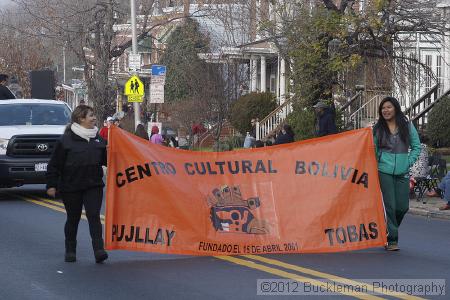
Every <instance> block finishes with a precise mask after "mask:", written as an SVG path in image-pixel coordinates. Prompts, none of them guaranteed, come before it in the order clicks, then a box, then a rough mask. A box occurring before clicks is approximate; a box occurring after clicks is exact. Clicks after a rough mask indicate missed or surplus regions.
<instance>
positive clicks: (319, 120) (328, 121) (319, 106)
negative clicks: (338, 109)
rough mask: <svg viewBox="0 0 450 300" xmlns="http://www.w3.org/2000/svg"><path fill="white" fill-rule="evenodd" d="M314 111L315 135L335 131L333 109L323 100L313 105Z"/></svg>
mask: <svg viewBox="0 0 450 300" xmlns="http://www.w3.org/2000/svg"><path fill="white" fill-rule="evenodd" d="M313 107H314V109H315V111H316V136H318V137H319V136H326V135H329V134H335V133H337V128H336V120H335V114H334V111H333V110H332V109H331V108H330V107H329V106H328V105H327V104H325V102H323V101H319V102H317V103H316V104H315V105H313Z"/></svg>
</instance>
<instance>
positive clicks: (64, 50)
mask: <svg viewBox="0 0 450 300" xmlns="http://www.w3.org/2000/svg"><path fill="white" fill-rule="evenodd" d="M62 50H63V83H66V43H64V46H63V49H62Z"/></svg>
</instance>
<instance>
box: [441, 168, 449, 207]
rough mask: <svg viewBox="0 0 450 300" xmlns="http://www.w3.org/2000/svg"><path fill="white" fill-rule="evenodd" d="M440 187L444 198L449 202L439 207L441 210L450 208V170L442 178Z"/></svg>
mask: <svg viewBox="0 0 450 300" xmlns="http://www.w3.org/2000/svg"><path fill="white" fill-rule="evenodd" d="M438 188H439V190H440V192H441V195H442V197H443V198H444V200H445V201H447V204H445V205H443V206H441V207H439V210H450V171H448V172H447V175H445V177H444V178H442V181H441V182H440V183H439V185H438Z"/></svg>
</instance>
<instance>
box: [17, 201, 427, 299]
mask: <svg viewBox="0 0 450 300" xmlns="http://www.w3.org/2000/svg"><path fill="white" fill-rule="evenodd" d="M11 196H12V195H11ZM15 196H16V197H19V198H22V199H23V200H25V201H28V202H31V203H34V204H37V205H41V206H44V207H47V208H50V209H53V210H55V211H59V212H62V213H66V210H65V209H64V204H63V203H61V202H58V201H54V200H50V199H46V198H41V197H36V198H38V199H39V200H35V199H33V198H30V197H26V196H22V195H15ZM100 217H101V219H102V220H101V221H102V224H104V218H105V217H104V216H103V215H100ZM81 218H82V219H84V220H87V218H86V215H85V213H83V214H82V217H81ZM243 257H245V258H248V259H251V260H250V261H249V260H244V259H240V258H237V257H233V256H215V258H217V259H221V260H224V261H228V262H231V263H234V264H237V265H241V266H245V267H248V268H251V269H256V270H260V271H263V272H266V273H270V274H273V275H277V276H279V277H283V278H287V279H292V280H295V281H298V282H303V283H309V284H311V285H315V286H320V285H323V284H324V282H322V281H319V280H315V279H310V278H308V277H304V276H301V275H298V274H295V273H289V272H286V271H283V270H279V269H276V268H272V267H268V266H265V265H260V264H257V263H255V262H254V261H252V260H256V261H260V262H263V263H266V264H270V265H275V266H278V267H282V268H285V269H290V270H293V271H297V272H301V273H304V274H307V275H312V276H315V277H319V278H323V279H327V280H330V281H334V282H339V283H342V284H346V285H352V286H361V285H364V284H366V283H364V282H358V281H355V280H351V279H347V278H344V277H339V276H336V275H332V274H327V273H323V272H320V271H316V270H313V269H308V268H304V267H300V266H297V265H292V264H288V263H285V262H282V261H278V260H275V259H270V258H266V257H262V256H257V255H243ZM375 291H376V292H378V293H380V294H384V295H387V296H391V297H397V298H399V299H423V298H420V297H415V296H411V295H408V294H404V293H395V292H389V291H386V292H382V291H379V289H378V290H377V289H375ZM340 293H341V294H343V295H347V296H352V297H355V298H359V299H383V298H380V297H378V296H374V295H369V294H366V293H361V292H350V291H342V292H340Z"/></svg>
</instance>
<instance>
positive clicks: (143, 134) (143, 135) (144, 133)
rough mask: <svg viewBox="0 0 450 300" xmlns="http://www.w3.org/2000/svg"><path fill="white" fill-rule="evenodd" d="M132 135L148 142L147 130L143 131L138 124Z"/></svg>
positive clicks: (141, 126)
mask: <svg viewBox="0 0 450 300" xmlns="http://www.w3.org/2000/svg"><path fill="white" fill-rule="evenodd" d="M134 134H135V135H137V136H138V137H140V138H143V139H144V140H147V141H148V140H149V138H148V133H147V130H145V127H144V125H142V124H138V126H137V127H136V132H135V133H134Z"/></svg>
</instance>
